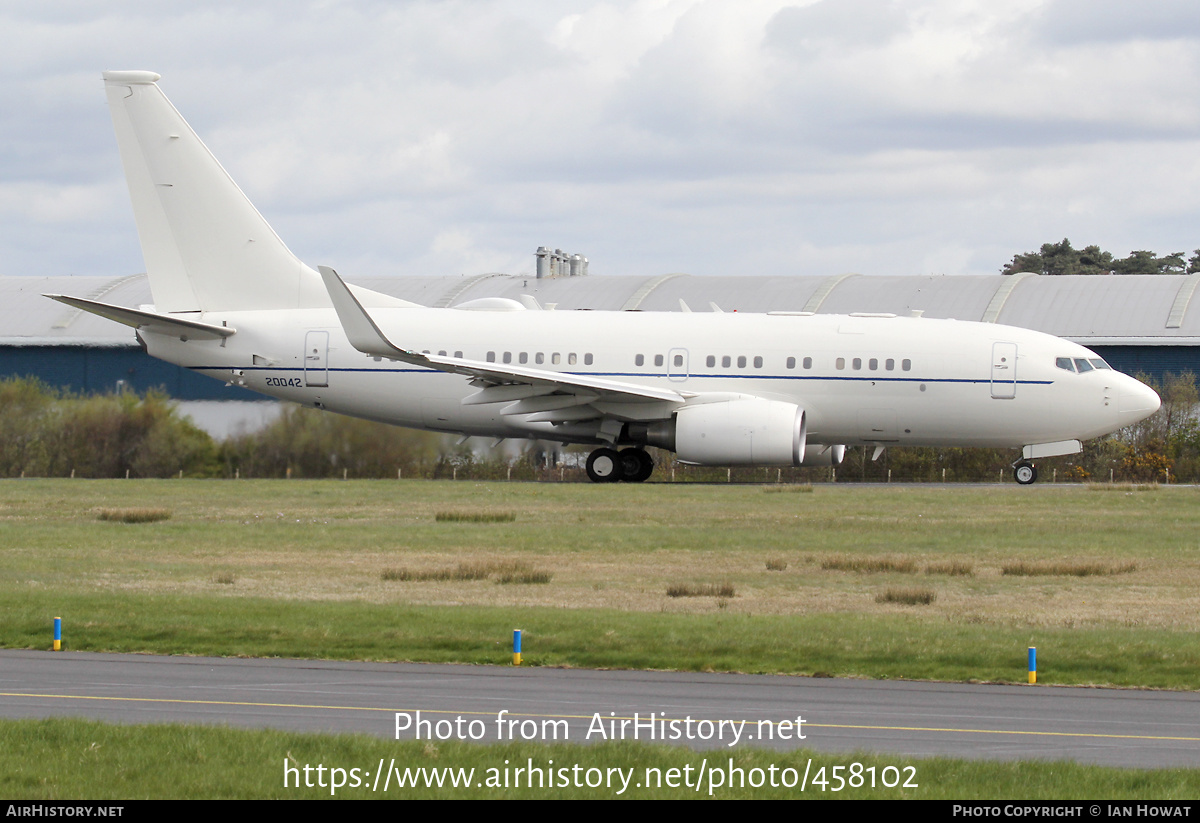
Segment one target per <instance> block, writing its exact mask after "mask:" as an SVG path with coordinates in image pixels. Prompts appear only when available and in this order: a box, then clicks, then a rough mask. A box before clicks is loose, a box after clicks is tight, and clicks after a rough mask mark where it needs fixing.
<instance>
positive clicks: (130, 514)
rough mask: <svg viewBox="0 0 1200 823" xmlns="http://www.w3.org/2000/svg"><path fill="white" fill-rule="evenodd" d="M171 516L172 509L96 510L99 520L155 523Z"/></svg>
mask: <svg viewBox="0 0 1200 823" xmlns="http://www.w3.org/2000/svg"><path fill="white" fill-rule="evenodd" d="M170 516H171V510H170V509H100V510H99V511H97V512H96V518H97V519H98V520H107V521H109V522H113V523H153V522H155V521H157V520H167V519H168V518H170Z"/></svg>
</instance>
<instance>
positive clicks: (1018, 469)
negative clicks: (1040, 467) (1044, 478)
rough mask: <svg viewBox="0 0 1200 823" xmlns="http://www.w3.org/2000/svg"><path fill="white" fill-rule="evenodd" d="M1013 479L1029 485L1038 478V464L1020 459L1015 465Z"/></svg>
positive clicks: (1023, 484)
mask: <svg viewBox="0 0 1200 823" xmlns="http://www.w3.org/2000/svg"><path fill="white" fill-rule="evenodd" d="M1013 479H1015V480H1016V481H1017V482H1018V483H1020V484H1021V485H1022V486H1028V485H1029V484H1030V483H1033V482H1035V481H1036V480H1037V466H1035V465H1033V464H1032V463H1030V462H1029V461H1028V460H1018V461H1017V462H1016V464H1015V465H1014V466H1013Z"/></svg>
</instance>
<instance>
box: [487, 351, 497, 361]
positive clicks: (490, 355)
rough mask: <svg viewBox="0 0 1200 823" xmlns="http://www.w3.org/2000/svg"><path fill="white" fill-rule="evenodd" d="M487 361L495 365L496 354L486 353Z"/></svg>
mask: <svg viewBox="0 0 1200 823" xmlns="http://www.w3.org/2000/svg"><path fill="white" fill-rule="evenodd" d="M487 361H488V362H489V363H495V362H496V353H495V352H494V351H490V352H488V353H487Z"/></svg>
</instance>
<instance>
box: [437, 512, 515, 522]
mask: <svg viewBox="0 0 1200 823" xmlns="http://www.w3.org/2000/svg"><path fill="white" fill-rule="evenodd" d="M433 519H434V520H436V521H437V522H438V523H512V522H513V521H515V520H516V519H517V516H516V514H514V513H513V512H438V513H437V514H436V515H434V518H433Z"/></svg>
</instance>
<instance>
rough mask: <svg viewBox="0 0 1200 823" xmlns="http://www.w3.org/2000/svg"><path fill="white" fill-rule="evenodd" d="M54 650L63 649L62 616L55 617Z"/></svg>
mask: <svg viewBox="0 0 1200 823" xmlns="http://www.w3.org/2000/svg"><path fill="white" fill-rule="evenodd" d="M54 651H56V652H60V651H62V618H61V617H56V618H54Z"/></svg>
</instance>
